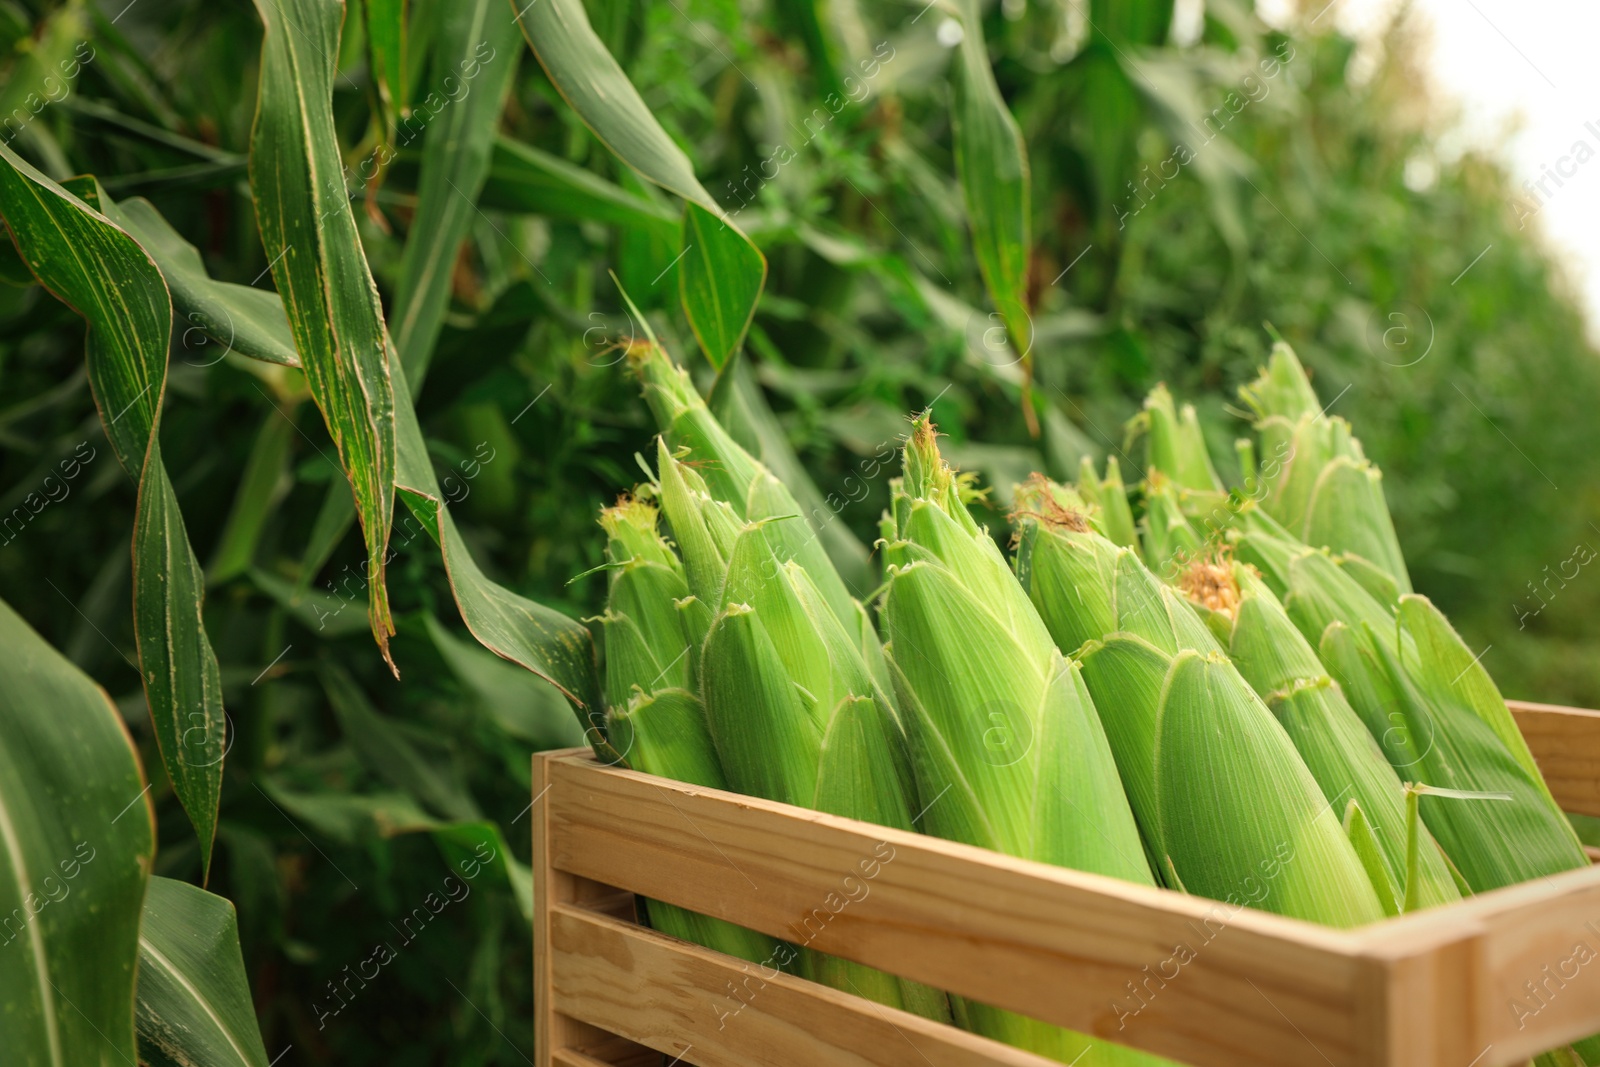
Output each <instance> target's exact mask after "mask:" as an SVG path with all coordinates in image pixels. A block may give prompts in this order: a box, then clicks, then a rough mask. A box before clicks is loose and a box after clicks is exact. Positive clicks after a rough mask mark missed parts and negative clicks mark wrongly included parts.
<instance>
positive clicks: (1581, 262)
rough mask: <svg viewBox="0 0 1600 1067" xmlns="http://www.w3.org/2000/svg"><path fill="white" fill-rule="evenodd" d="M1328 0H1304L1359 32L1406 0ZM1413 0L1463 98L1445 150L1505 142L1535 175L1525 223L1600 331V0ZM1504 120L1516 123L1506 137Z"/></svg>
mask: <svg viewBox="0 0 1600 1067" xmlns="http://www.w3.org/2000/svg"><path fill="white" fill-rule="evenodd" d="M1322 2H1324V0H1306V3H1307V7H1306V10H1307V11H1308V17H1311V18H1316V19H1319V20H1320V19H1322V18H1328V19H1333V20H1335V21H1336V22H1337V24H1338V26H1339V27H1340V29H1342V30H1345V31H1346V32H1350V33H1354V34H1357V35H1360V36H1365V35H1367V34H1369V33H1371V32H1372V31H1373V30H1374V29H1375V28H1378V27H1381V25H1382V24H1383V22H1384V20H1386V19H1387V18H1389V17H1390V16H1391V15H1392V13H1393V12H1394V11H1395V10H1397V9H1398V8H1399V6H1400V5H1399V2H1398V0H1334V2H1333V3H1332V4H1331V5H1330V6H1329V7H1328V8H1327V9H1322V8H1320V6H1319V5H1320V4H1321V3H1322ZM1412 3H1413V7H1414V8H1415V9H1416V10H1417V11H1418V13H1419V14H1421V15H1422V16H1424V17H1425V18H1426V20H1427V21H1428V23H1429V24H1431V26H1432V45H1431V48H1430V52H1431V56H1430V59H1431V63H1430V66H1431V69H1432V73H1433V76H1434V78H1435V81H1436V84H1437V86H1438V88H1439V89H1440V90H1441V94H1442V95H1444V96H1445V97H1447V98H1451V99H1453V101H1454V102H1455V103H1456V104H1458V105H1459V120H1458V124H1457V126H1456V127H1455V128H1454V129H1453V130H1451V131H1450V133H1449V135H1448V136H1447V137H1446V139H1445V141H1444V143H1443V145H1442V149H1443V150H1444V151H1446V152H1449V151H1455V152H1459V151H1461V149H1462V148H1464V147H1467V146H1473V147H1479V146H1492V145H1495V144H1498V143H1500V142H1504V147H1503V149H1502V158H1503V159H1504V160H1505V161H1506V162H1507V163H1508V164H1509V165H1510V167H1511V170H1512V174H1513V175H1514V176H1515V179H1516V181H1517V182H1518V183H1519V184H1520V183H1523V182H1528V183H1531V185H1532V191H1531V193H1529V192H1527V191H1526V190H1525V192H1524V195H1525V196H1527V197H1528V199H1527V204H1528V206H1529V207H1530V208H1533V207H1537V214H1536V216H1535V218H1536V221H1530V222H1529V223H1528V224H1529V225H1538V226H1540V227H1541V228H1542V229H1543V230H1544V233H1545V234H1546V236H1547V237H1548V238H1549V243H1550V245H1551V246H1552V247H1553V248H1554V249H1555V250H1556V252H1557V254H1558V256H1559V257H1560V258H1561V259H1562V261H1563V263H1564V264H1565V266H1566V269H1567V270H1568V273H1569V275H1570V277H1571V279H1572V281H1573V283H1574V284H1575V285H1576V286H1577V287H1579V288H1580V290H1581V292H1582V294H1583V297H1584V302H1585V305H1586V307H1587V309H1588V314H1589V332H1590V335H1591V337H1593V338H1595V339H1596V340H1597V341H1600V61H1597V60H1596V59H1595V55H1594V47H1595V43H1596V42H1597V41H1600V3H1595V2H1594V0H1412ZM1258 6H1259V8H1260V10H1261V13H1262V15H1263V17H1265V18H1267V19H1268V21H1271V22H1278V21H1279V13H1280V12H1281V11H1282V9H1283V7H1284V0H1273V2H1270V3H1269V2H1268V0H1258ZM1319 12H1320V13H1319ZM1587 124H1592V127H1591V126H1590V125H1587ZM1508 131H1515V132H1514V133H1513V135H1512V136H1511V137H1510V139H1509V140H1506V134H1507V132H1508ZM1580 142H1581V145H1582V146H1581V147H1580ZM1421 177H1422V175H1420V174H1419V178H1421ZM1541 181H1543V183H1544V188H1543V190H1542V191H1541V190H1540V188H1539V183H1540V182H1541ZM1558 181H1559V182H1560V184H1559V185H1558V184H1557V182H1558ZM1489 255H1494V252H1493V250H1491V251H1490V252H1489Z"/></svg>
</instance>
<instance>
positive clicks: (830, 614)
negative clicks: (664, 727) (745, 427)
mask: <svg viewBox="0 0 1600 1067" xmlns="http://www.w3.org/2000/svg"><path fill="white" fill-rule="evenodd" d="M658 460H659V462H660V485H661V500H662V506H663V508H664V509H665V511H666V514H667V519H668V521H669V522H670V523H671V524H672V529H673V532H674V533H675V534H676V535H677V536H678V540H679V544H680V546H681V548H682V550H683V554H684V560H685V563H686V568H687V572H688V578H689V585H690V587H691V588H693V589H694V591H695V593H696V596H697V598H700V599H704V600H705V601H706V602H707V603H710V604H714V605H715V616H714V618H713V619H712V620H711V623H710V626H709V628H708V630H707V632H706V635H705V638H704V641H703V644H702V646H701V651H700V663H699V683H700V692H701V695H702V697H703V698H704V701H705V710H706V720H707V723H708V725H709V728H710V735H711V738H712V740H713V742H714V743H715V747H716V752H717V755H718V756H719V758H720V760H721V763H722V767H723V771H724V773H725V775H726V777H727V782H728V787H729V788H731V789H734V790H736V791H738V792H741V793H747V794H750V795H752V796H760V797H765V798H766V799H768V800H776V801H780V802H783V803H786V804H796V805H799V806H801V807H807V808H813V809H816V810H819V811H826V812H829V813H831V814H835V815H844V816H847V817H849V818H853V819H862V820H865V821H867V822H873V823H878V824H879V825H883V826H892V827H895V828H896V829H901V830H911V829H914V825H913V823H914V820H913V814H914V810H915V809H914V808H913V806H912V805H913V802H914V800H915V796H916V794H915V790H914V786H913V783H912V779H911V770H910V765H909V762H908V758H907V756H906V753H905V741H904V738H903V736H902V734H901V731H900V725H899V721H898V719H897V716H896V714H895V711H894V709H893V707H892V705H891V704H890V702H889V700H888V697H887V695H886V693H885V690H884V688H883V687H882V686H881V685H880V684H879V683H878V681H877V679H876V678H875V677H874V674H873V672H872V670H871V669H870V668H869V666H868V663H867V659H866V655H867V653H868V652H869V651H870V652H872V653H876V654H878V655H879V656H880V657H881V652H880V651H879V646H878V645H877V643H876V639H875V638H874V641H873V643H872V644H871V645H870V646H869V647H868V648H866V649H864V648H863V646H862V643H861V640H860V637H859V635H856V634H851V633H848V632H847V631H846V630H845V627H844V626H843V625H841V623H840V621H839V619H838V617H837V616H836V615H835V613H834V611H833V608H832V605H830V604H829V602H828V597H827V595H826V594H825V593H824V592H823V591H822V589H821V588H820V587H819V584H818V583H817V582H816V581H815V580H814V579H813V576H812V574H811V572H810V571H809V570H808V569H807V568H805V567H804V566H802V565H801V563H800V561H799V560H798V559H794V558H789V559H785V558H784V557H783V555H782V553H783V552H784V551H786V550H787V549H788V548H789V547H790V546H791V542H789V541H788V540H787V539H785V537H784V536H783V534H782V530H783V528H784V527H785V526H786V525H791V526H792V525H794V524H795V523H796V521H797V520H796V519H794V518H789V517H782V518H771V519H760V520H756V521H751V522H745V521H742V520H739V519H737V518H735V517H734V514H733V510H732V508H730V507H729V506H728V505H727V504H726V503H725V502H723V501H720V500H716V499H713V498H712V497H711V495H710V494H709V493H708V491H707V481H706V479H704V478H702V477H701V474H700V472H698V471H696V470H695V469H693V468H690V467H688V466H686V465H685V464H684V463H683V462H681V461H680V460H678V459H676V458H675V457H674V456H673V454H672V453H671V451H670V450H669V449H668V447H667V445H666V443H665V442H662V444H661V446H660V448H659V449H658ZM835 580H837V577H836V576H835ZM851 603H852V604H853V603H854V602H853V601H852V602H851ZM831 914H832V913H831V912H829V911H827V910H823V911H820V912H814V913H813V915H812V916H811V917H807V918H805V919H803V920H802V921H801V922H800V923H799V924H797V926H796V928H795V931H794V932H795V938H794V940H795V941H796V942H797V944H798V945H799V946H800V948H801V951H800V953H799V956H798V959H797V965H798V970H799V972H800V974H801V975H803V976H804V977H806V978H809V979H811V980H812V981H816V982H821V983H824V984H827V985H831V986H833V987H835V988H837V989H841V990H844V991H846V992H852V993H856V994H859V995H861V996H865V997H869V998H871V999H872V1000H875V1001H878V1002H879V1003H882V1004H887V1005H889V1006H891V1007H896V1008H902V1009H904V1010H906V1011H911V1012H915V1013H917V1014H919V1015H923V1016H925V1017H927V1018H931V1019H944V1020H948V1019H949V1018H950V1009H949V1003H948V1001H947V999H946V997H945V995H944V994H943V993H940V992H938V991H936V990H933V989H930V988H928V987H927V986H925V985H922V984H920V983H917V982H910V981H906V980H904V979H900V978H897V977H895V976H893V975H890V974H885V973H884V972H882V971H878V970H876V969H874V968H871V967H865V966H862V965H861V964H857V963H853V962H850V961H847V960H842V959H837V958H834V957H831V956H826V955H824V954H822V953H819V952H815V951H812V950H809V949H807V948H806V947H805V946H806V944H807V943H808V942H809V941H810V940H812V939H813V938H814V937H815V936H816V935H817V933H819V932H820V928H821V925H825V923H826V922H827V921H828V918H829V917H830V915H831ZM819 916H820V917H819Z"/></svg>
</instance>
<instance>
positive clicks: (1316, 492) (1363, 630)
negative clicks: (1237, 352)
mask: <svg viewBox="0 0 1600 1067" xmlns="http://www.w3.org/2000/svg"><path fill="white" fill-rule="evenodd" d="M1240 395H1241V397H1242V398H1243V400H1244V401H1245V403H1246V404H1247V405H1249V406H1250V407H1251V408H1252V409H1253V410H1254V411H1255V412H1256V415H1257V418H1258V423H1257V428H1258V430H1259V431H1260V432H1261V438H1262V440H1261V449H1260V454H1261V456H1262V457H1263V459H1262V463H1261V465H1260V466H1259V467H1258V466H1257V465H1256V450H1255V449H1254V448H1252V447H1251V446H1250V445H1249V444H1248V443H1242V444H1241V446H1240V447H1239V454H1240V459H1241V467H1242V469H1243V471H1244V474H1245V478H1246V480H1245V492H1242V493H1241V492H1239V491H1235V494H1234V495H1233V497H1232V498H1231V500H1230V501H1229V512H1230V513H1231V514H1230V516H1229V519H1230V521H1229V522H1227V523H1226V525H1223V526H1216V525H1215V524H1212V523H1208V525H1211V526H1213V529H1214V532H1217V533H1221V534H1223V535H1224V536H1226V537H1227V538H1228V539H1229V540H1232V541H1234V542H1236V543H1237V544H1238V546H1239V549H1240V557H1241V558H1242V559H1249V560H1251V561H1252V562H1254V563H1256V564H1257V565H1258V566H1260V567H1261V568H1262V569H1263V571H1264V572H1265V574H1266V577H1267V580H1268V583H1269V584H1271V585H1272V586H1273V588H1274V590H1275V591H1276V592H1277V593H1278V594H1279V595H1280V596H1284V597H1285V599H1284V602H1283V606H1284V607H1285V608H1286V609H1288V613H1289V614H1290V616H1291V617H1292V618H1293V621H1294V623H1295V625H1296V626H1297V627H1299V628H1300V629H1301V631H1302V633H1303V634H1304V636H1305V638H1306V639H1307V640H1308V641H1309V642H1311V643H1313V644H1316V645H1317V648H1318V653H1319V655H1320V658H1321V659H1322V661H1323V663H1324V664H1325V665H1326V666H1327V667H1328V668H1329V671H1330V673H1331V674H1332V676H1333V677H1334V678H1335V679H1337V680H1338V682H1339V684H1340V686H1341V689H1342V691H1343V692H1344V693H1345V695H1346V696H1347V698H1348V702H1349V703H1350V704H1351V705H1353V706H1354V708H1355V710H1356V711H1357V712H1358V713H1359V715H1360V717H1361V718H1362V719H1363V721H1364V722H1365V724H1366V726H1367V728H1368V731H1369V733H1370V734H1371V736H1373V737H1375V738H1376V739H1378V741H1379V742H1380V750H1381V751H1382V752H1383V754H1384V755H1385V756H1387V757H1388V758H1389V759H1390V762H1391V763H1392V764H1393V766H1394V768H1395V770H1396V771H1397V772H1398V774H1399V775H1400V776H1401V777H1405V778H1416V777H1422V778H1425V779H1426V780H1427V781H1428V782H1429V783H1430V786H1431V787H1432V788H1429V787H1424V786H1410V785H1408V786H1406V793H1407V801H1408V806H1409V807H1410V808H1411V810H1417V809H1418V808H1419V807H1420V813H1421V817H1422V820H1423V821H1424V822H1425V823H1426V825H1427V827H1428V829H1429V830H1430V831H1431V832H1432V834H1433V836H1434V837H1435V839H1436V840H1437V842H1438V844H1439V845H1440V846H1441V847H1442V848H1443V849H1444V850H1445V852H1446V853H1447V854H1448V857H1449V858H1450V859H1451V860H1453V861H1454V863H1453V865H1452V867H1451V872H1452V874H1453V875H1455V876H1456V877H1457V878H1458V879H1459V881H1458V887H1459V888H1460V890H1461V891H1462V892H1471V891H1475V890H1476V891H1481V890H1484V889H1488V888H1495V887H1498V886H1502V885H1507V884H1512V883H1514V882H1516V881H1521V880H1524V879H1526V878H1531V877H1538V876H1539V875H1541V874H1545V873H1552V872H1554V871H1558V870H1565V869H1569V868H1574V867H1581V866H1583V865H1585V863H1586V860H1585V858H1584V856H1583V854H1582V852H1581V846H1579V844H1578V842H1577V840H1576V835H1575V833H1574V832H1573V831H1572V829H1571V826H1570V824H1569V823H1568V822H1567V820H1566V819H1565V817H1564V816H1563V815H1562V814H1561V812H1560V810H1559V809H1558V808H1557V806H1556V805H1555V803H1554V800H1553V799H1552V798H1551V797H1550V793H1549V789H1548V788H1547V787H1546V786H1545V783H1544V780H1543V778H1542V776H1541V775H1540V773H1539V770H1538V768H1537V766H1536V765H1535V764H1534V762H1533V759H1532V756H1531V754H1530V753H1529V752H1528V749H1527V746H1526V743H1525V742H1524V741H1523V739H1522V736H1521V734H1520V732H1519V731H1518V730H1517V728H1516V725H1515V723H1514V721H1513V720H1512V719H1511V716H1510V713H1509V711H1508V710H1507V709H1506V707H1505V702H1504V700H1503V699H1502V698H1501V696H1500V693H1499V691H1498V690H1497V689H1496V688H1495V686H1494V683H1493V681H1492V680H1491V679H1490V678H1489V676H1488V673H1487V672H1486V671H1485V670H1484V669H1483V667H1482V666H1481V665H1480V664H1478V662H1477V657H1474V656H1473V655H1472V654H1471V652H1470V651H1469V650H1468V649H1467V647H1466V646H1465V644H1464V643H1463V642H1462V641H1461V639H1460V637H1459V636H1458V635H1457V634H1456V633H1455V631H1454V629H1453V628H1452V627H1451V626H1450V624H1449V622H1448V621H1447V620H1446V619H1445V618H1444V616H1443V615H1442V614H1440V613H1439V612H1438V610H1437V609H1436V608H1434V607H1433V605H1432V604H1431V603H1429V602H1428V601H1427V600H1426V598H1423V597H1417V596H1415V595H1411V594H1410V589H1411V585H1410V578H1409V575H1408V574H1407V571H1406V567H1405V562H1404V558H1403V556H1402V554H1401V552H1400V548H1399V543H1398V539H1397V538H1396V536H1395V533H1394V526H1393V522H1392V520H1391V519H1390V516H1389V512H1388V507H1387V504H1386V502H1385V501H1384V498H1383V493H1382V489H1381V484H1380V478H1381V476H1380V475H1379V473H1378V471H1377V469H1376V468H1375V467H1373V466H1372V465H1371V464H1370V463H1369V462H1368V461H1367V460H1366V458H1365V456H1364V455H1363V453H1362V450H1361V445H1360V442H1359V441H1357V440H1356V439H1355V438H1354V436H1353V435H1352V434H1351V432H1350V427H1349V424H1348V423H1347V422H1345V421H1344V420H1343V419H1328V418H1326V417H1325V416H1324V410H1323V409H1321V408H1319V406H1318V401H1317V397H1316V394H1315V392H1314V391H1313V390H1312V388H1311V385H1310V382H1309V381H1308V379H1307V376H1306V374H1305V371H1304V369H1303V368H1302V367H1301V366H1300V364H1299V361H1298V360H1297V359H1296V358H1295V356H1294V352H1293V351H1292V350H1291V349H1290V348H1289V346H1288V345H1286V344H1283V343H1282V342H1279V343H1278V344H1276V345H1275V346H1274V348H1273V352H1272V356H1271V358H1270V359H1269V362H1268V365H1267V366H1266V367H1265V368H1264V369H1263V371H1262V373H1261V374H1260V376H1259V377H1258V378H1257V379H1256V380H1255V382H1253V383H1252V384H1251V385H1249V386H1246V387H1245V388H1244V389H1242V390H1241V391H1240ZM1187 447H1190V448H1203V447H1204V443H1203V441H1202V440H1200V439H1199V437H1198V435H1196V436H1194V437H1192V438H1190V439H1189V440H1188V444H1187ZM1173 462H1174V464H1175V465H1176V461H1173ZM1189 466H1191V467H1192V466H1193V461H1189ZM1192 503H1193V502H1190V501H1184V504H1186V505H1191V504H1192ZM1258 504H1259V506H1258ZM1201 510H1202V509H1201V508H1193V507H1191V508H1190V513H1191V515H1194V514H1197V513H1198V512H1199V511H1201ZM1212 513H1213V514H1215V509H1212ZM1269 513H1270V515H1271V516H1273V517H1276V518H1277V519H1281V520H1282V523H1283V525H1280V524H1279V523H1278V522H1275V521H1273V518H1272V517H1269ZM1285 526H1287V527H1289V528H1288V529H1285V528H1284V527H1285ZM1296 535H1298V536H1299V537H1303V538H1304V539H1305V540H1307V541H1310V542H1311V543H1312V544H1313V545H1320V546H1323V547H1324V548H1325V549H1327V550H1330V551H1332V552H1335V553H1337V563H1335V561H1334V559H1333V558H1330V557H1329V556H1328V555H1323V554H1317V553H1313V552H1311V551H1310V550H1309V549H1308V548H1306V547H1305V546H1304V545H1302V544H1300V542H1299V541H1298V540H1296ZM1285 594H1287V595H1285ZM1441 784H1442V785H1443V788H1439V786H1440V785H1441ZM1430 793H1432V794H1436V795H1434V796H1432V797H1430V796H1429V795H1428V794H1430ZM1451 793H1454V794H1455V795H1453V796H1452V795H1450V794H1451ZM1419 794H1420V795H1419ZM1437 794H1444V795H1437ZM1490 796H1499V797H1502V798H1508V799H1488V798H1489V797H1490ZM1424 802H1426V803H1424ZM1574 1048H1575V1049H1576V1050H1577V1051H1578V1053H1581V1054H1582V1056H1583V1057H1584V1058H1586V1059H1587V1060H1588V1061H1589V1062H1590V1063H1591V1064H1600V1037H1594V1038H1589V1039H1586V1040H1585V1041H1582V1042H1579V1043H1577V1044H1576V1045H1575V1046H1574ZM1574 1057H1575V1053H1573V1052H1572V1050H1557V1051H1556V1052H1555V1053H1551V1054H1548V1055H1546V1056H1543V1057H1540V1058H1539V1060H1538V1061H1537V1062H1538V1063H1539V1064H1541V1065H1553V1064H1555V1063H1558V1062H1566V1059H1567V1058H1574Z"/></svg>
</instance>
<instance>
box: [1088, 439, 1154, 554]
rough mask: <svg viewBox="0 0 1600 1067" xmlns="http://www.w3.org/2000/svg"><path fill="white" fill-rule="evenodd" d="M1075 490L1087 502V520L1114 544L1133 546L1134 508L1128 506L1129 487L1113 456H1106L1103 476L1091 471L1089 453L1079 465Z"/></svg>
mask: <svg viewBox="0 0 1600 1067" xmlns="http://www.w3.org/2000/svg"><path fill="white" fill-rule="evenodd" d="M1078 493H1079V494H1080V495H1081V496H1082V497H1083V499H1084V500H1085V501H1086V502H1087V503H1088V504H1089V505H1090V507H1091V509H1092V510H1091V511H1090V513H1089V521H1090V523H1092V524H1093V525H1094V528H1095V529H1097V530H1099V531H1100V532H1101V533H1102V534H1104V535H1105V538H1106V540H1108V541H1110V542H1111V543H1112V544H1115V545H1124V546H1126V547H1128V548H1134V547H1136V546H1137V545H1138V544H1139V540H1138V534H1137V532H1136V529H1135V527H1134V524H1133V509H1132V508H1131V507H1129V506H1128V490H1127V488H1126V487H1125V486H1124V485H1123V484H1122V468H1121V467H1119V466H1117V457H1116V456H1107V457H1106V476H1105V477H1104V478H1099V477H1096V476H1095V473H1094V462H1093V461H1092V460H1090V459H1089V457H1088V456H1084V457H1083V462H1082V463H1081V464H1079V467H1078Z"/></svg>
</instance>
